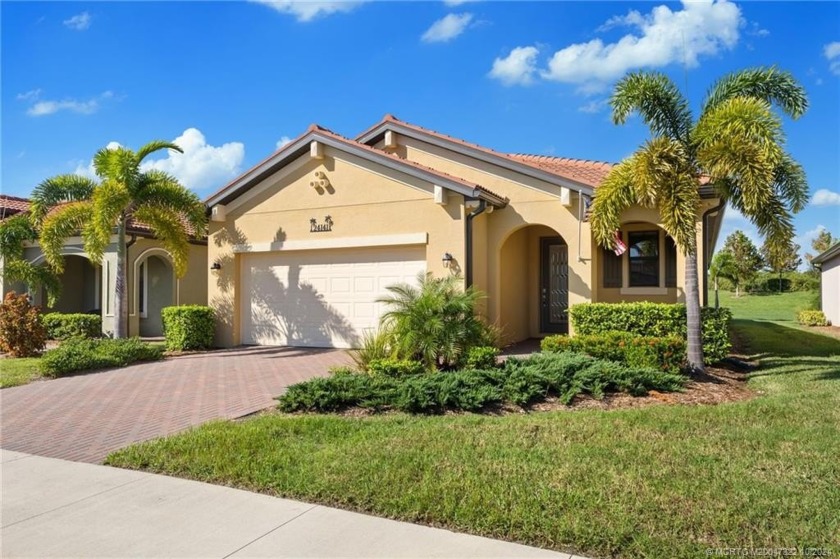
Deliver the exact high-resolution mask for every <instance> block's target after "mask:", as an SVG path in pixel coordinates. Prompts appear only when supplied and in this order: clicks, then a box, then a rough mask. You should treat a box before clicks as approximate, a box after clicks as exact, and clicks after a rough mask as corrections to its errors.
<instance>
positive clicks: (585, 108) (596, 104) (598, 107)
mask: <svg viewBox="0 0 840 559" xmlns="http://www.w3.org/2000/svg"><path fill="white" fill-rule="evenodd" d="M606 106H607V100H606V99H595V100H593V101H590V102H588V103H586V104H585V105H581V106H580V107H578V111H579V112H581V113H589V114H594V113H600V112H601V111H603V110H604V109H605V108H606Z"/></svg>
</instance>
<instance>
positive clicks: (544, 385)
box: [278, 353, 686, 413]
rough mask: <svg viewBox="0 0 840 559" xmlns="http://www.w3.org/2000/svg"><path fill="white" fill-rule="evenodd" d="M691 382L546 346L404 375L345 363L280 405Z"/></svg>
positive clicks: (423, 409) (413, 406) (429, 405)
mask: <svg viewBox="0 0 840 559" xmlns="http://www.w3.org/2000/svg"><path fill="white" fill-rule="evenodd" d="M685 382H686V378H685V377H683V376H682V375H674V374H671V373H667V372H664V371H657V370H655V369H650V368H635V367H628V366H626V365H622V364H619V363H614V362H612V361H606V360H603V359H596V358H594V357H589V356H588V355H582V354H579V353H544V354H536V355H533V356H531V357H529V358H527V359H523V360H519V359H513V358H511V359H508V360H507V361H506V362H505V363H504V365H503V366H502V367H499V368H491V369H466V370H461V371H450V372H444V371H434V372H431V373H426V374H416V375H408V376H405V377H401V378H395V377H391V376H385V375H370V374H366V373H352V372H347V371H343V370H342V371H339V372H336V373H335V374H334V375H333V376H331V377H328V378H315V379H312V380H308V381H306V382H302V383H299V384H295V385H292V386H290V387H289V389H288V390H287V391H286V393H285V394H283V395H282V396H280V397H279V398H278V400H279V404H278V407H279V408H280V409H281V410H282V411H285V412H300V411H314V412H320V413H324V412H334V411H339V410H342V409H346V408H351V407H360V408H367V409H372V410H377V411H379V410H387V409H396V410H400V411H404V412H408V413H442V412H444V411H446V410H461V411H479V410H481V409H483V408H485V407H487V406H490V405H494V404H500V403H504V402H509V403H512V404H516V405H518V406H522V407H527V406H530V405H532V404H534V403H537V402H540V401H543V400H545V399H546V398H547V397H550V396H556V397H557V398H559V400H560V401H561V402H563V403H564V404H568V403H570V402H571V401H572V400H573V399H574V397H575V396H577V395H578V394H584V393H586V394H591V395H592V396H594V397H596V398H601V397H603V395H604V394H605V393H606V392H628V393H630V394H633V395H635V396H640V395H644V394H646V393H647V391H648V390H661V391H675V390H680V389H681V388H682V387H683V386H684V385H685Z"/></svg>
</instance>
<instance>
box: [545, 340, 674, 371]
mask: <svg viewBox="0 0 840 559" xmlns="http://www.w3.org/2000/svg"><path fill="white" fill-rule="evenodd" d="M540 347H541V348H542V350H543V351H546V352H555V353H556V352H562V351H573V352H576V353H585V354H587V355H591V356H592V357H597V358H599V359H607V360H609V361H616V362H618V363H624V364H626V365H629V366H630V367H641V368H653V369H659V370H661V371H666V372H669V373H673V374H677V373H679V372H680V370H681V369H682V367H683V365H684V364H685V341H684V340H682V339H680V338H677V337H674V336H669V337H666V338H655V337H652V336H636V335H634V334H630V333H628V332H606V333H604V334H596V335H591V336H574V337H568V336H548V337H546V338H543V340H542V342H541V343H540Z"/></svg>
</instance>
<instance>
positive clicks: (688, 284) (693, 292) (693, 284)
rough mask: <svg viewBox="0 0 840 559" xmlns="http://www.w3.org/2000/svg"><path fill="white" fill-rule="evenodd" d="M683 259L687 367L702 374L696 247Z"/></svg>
mask: <svg viewBox="0 0 840 559" xmlns="http://www.w3.org/2000/svg"><path fill="white" fill-rule="evenodd" d="M692 248H694V250H691V251H689V254H687V255H686V257H685V310H686V320H687V322H688V323H687V334H688V335H687V338H688V339H687V345H688V347H687V353H688V366H689V368H690V369H691V370H692V371H693V372H704V371H705V370H706V366H705V365H704V364H703V331H702V324H701V321H700V286H699V282H698V279H697V277H698V276H697V247H696V245H695V246H694V247H692Z"/></svg>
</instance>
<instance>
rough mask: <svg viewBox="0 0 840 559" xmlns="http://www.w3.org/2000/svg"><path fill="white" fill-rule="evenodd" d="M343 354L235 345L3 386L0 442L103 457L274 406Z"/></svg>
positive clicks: (344, 359) (72, 456) (55, 454)
mask: <svg viewBox="0 0 840 559" xmlns="http://www.w3.org/2000/svg"><path fill="white" fill-rule="evenodd" d="M348 362H349V358H348V356H347V354H346V353H345V352H344V351H341V350H326V349H302V348H280V347H260V348H238V349H235V350H230V351H221V352H212V353H201V354H193V355H184V356H181V357H176V358H171V359H167V360H165V361H162V362H158V363H145V364H140V365H133V366H130V367H126V368H124V369H117V370H112V371H105V372H101V373H90V374H86V375H79V376H74V377H67V378H62V379H56V380H48V381H41V382H34V383H32V384H28V385H26V386H19V387H16V388H4V389H3V390H0V447H1V448H4V449H7V450H16V451H20V452H26V453H29V454H37V455H40V456H49V457H52V458H64V459H67V460H78V461H82V462H100V463H101V462H102V460H103V459H104V458H105V456H106V455H107V454H108V453H109V452H111V451H113V450H116V449H118V448H121V447H123V446H126V445H128V444H130V443H132V442H136V441H142V440H146V439H151V438H154V437H159V436H162V435H168V434H171V433H175V432H177V431H181V430H183V429H186V428H188V427H190V426H193V425H199V424H200V423H204V422H205V421H209V420H211V419H216V418H235V417H241V416H243V415H248V414H250V413H254V412H256V411H259V410H262V409H265V408H268V407H271V406H273V405H274V404H275V401H274V399H273V398H274V397H275V396H277V395H279V394H281V393H282V392H283V391H284V390H285V388H286V387H287V386H289V385H290V384H294V383H296V382H300V381H302V380H305V379H307V378H311V377H314V376H319V375H325V374H326V373H327V369H328V368H329V367H331V366H334V365H341V364H346V363H348Z"/></svg>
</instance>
